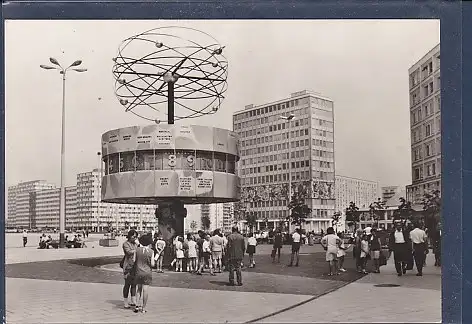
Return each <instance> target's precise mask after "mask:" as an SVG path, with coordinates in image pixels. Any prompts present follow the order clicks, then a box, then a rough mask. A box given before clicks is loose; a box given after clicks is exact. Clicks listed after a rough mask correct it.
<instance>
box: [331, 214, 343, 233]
mask: <svg viewBox="0 0 472 324" xmlns="http://www.w3.org/2000/svg"><path fill="white" fill-rule="evenodd" d="M331 219H332V220H331V225H332V226H333V227H334V229H335V231H336V232H337V231H338V224H339V221H340V220H341V212H340V211H337V212H335V213H334V215H333V216H332V217H331Z"/></svg>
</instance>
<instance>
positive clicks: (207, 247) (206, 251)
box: [201, 234, 216, 276]
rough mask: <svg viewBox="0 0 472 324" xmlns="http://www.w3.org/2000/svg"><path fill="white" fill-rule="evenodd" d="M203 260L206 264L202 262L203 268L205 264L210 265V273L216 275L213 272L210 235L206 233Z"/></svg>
mask: <svg viewBox="0 0 472 324" xmlns="http://www.w3.org/2000/svg"><path fill="white" fill-rule="evenodd" d="M202 247H203V261H204V264H202V266H201V268H203V267H204V266H206V265H207V266H208V268H209V269H210V274H211V275H212V276H216V275H215V274H214V273H213V267H212V265H211V247H210V235H208V234H207V235H205V241H204V242H203V246H202Z"/></svg>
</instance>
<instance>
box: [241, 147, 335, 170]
mask: <svg viewBox="0 0 472 324" xmlns="http://www.w3.org/2000/svg"><path fill="white" fill-rule="evenodd" d="M312 154H313V158H326V159H328V160H332V159H334V153H333V152H328V151H323V150H313V151H312ZM241 156H244V154H241ZM309 156H310V150H308V149H306V150H298V151H295V152H291V155H290V158H291V159H295V158H297V159H298V158H303V157H309ZM288 158H289V156H288V153H279V154H273V155H260V156H256V157H253V158H245V159H242V160H241V164H242V165H243V166H245V165H253V164H260V163H269V162H275V161H282V160H288ZM327 162H334V161H327Z"/></svg>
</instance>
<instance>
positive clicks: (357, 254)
mask: <svg viewBox="0 0 472 324" xmlns="http://www.w3.org/2000/svg"><path fill="white" fill-rule="evenodd" d="M361 241H362V229H361V228H358V229H357V230H356V235H355V236H354V241H353V243H352V244H353V245H354V248H353V249H352V254H353V257H354V260H356V270H357V272H359V273H361V272H362V260H361Z"/></svg>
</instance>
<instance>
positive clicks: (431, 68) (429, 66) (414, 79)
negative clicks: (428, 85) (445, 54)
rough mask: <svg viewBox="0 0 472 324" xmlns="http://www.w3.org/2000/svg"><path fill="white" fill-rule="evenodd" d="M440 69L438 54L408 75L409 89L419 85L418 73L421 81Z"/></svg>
mask: <svg viewBox="0 0 472 324" xmlns="http://www.w3.org/2000/svg"><path fill="white" fill-rule="evenodd" d="M433 62H434V63H433ZM440 67H441V56H440V55H439V54H438V55H437V56H435V57H434V59H433V58H431V60H430V61H429V62H426V63H425V64H423V65H422V67H421V68H418V69H417V70H415V71H414V72H413V73H411V74H410V88H412V87H414V86H416V85H418V84H419V83H420V72H421V77H422V79H423V80H424V79H426V78H427V77H429V76H430V75H431V74H432V73H433V72H436V71H437V70H439V69H440ZM420 70H421V71H420Z"/></svg>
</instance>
